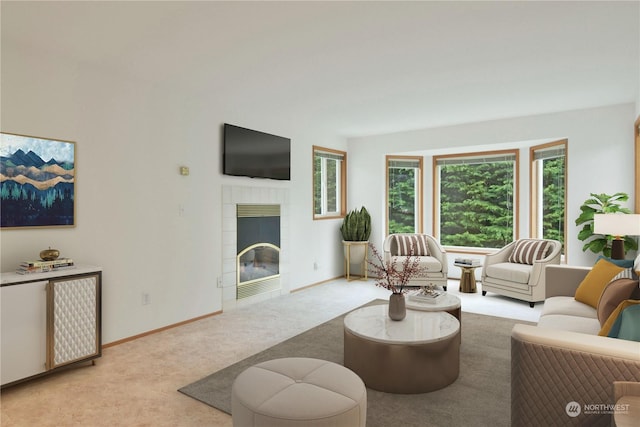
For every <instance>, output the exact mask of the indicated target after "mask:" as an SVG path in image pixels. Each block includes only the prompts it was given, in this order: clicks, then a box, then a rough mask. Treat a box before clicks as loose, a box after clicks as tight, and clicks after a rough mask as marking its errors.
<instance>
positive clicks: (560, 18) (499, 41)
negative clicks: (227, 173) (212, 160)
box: [0, 1, 640, 136]
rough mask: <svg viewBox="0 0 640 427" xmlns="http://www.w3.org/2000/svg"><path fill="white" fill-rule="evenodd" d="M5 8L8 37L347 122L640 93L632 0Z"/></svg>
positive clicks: (351, 130) (341, 128)
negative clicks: (596, 0)
mask: <svg viewBox="0 0 640 427" xmlns="http://www.w3.org/2000/svg"><path fill="white" fill-rule="evenodd" d="M0 7H1V9H0V12H1V19H2V22H1V24H2V27H1V35H2V43H3V44H4V43H6V42H11V43H14V44H15V45H16V46H21V47H22V46H24V47H25V48H27V47H28V48H30V49H35V51H47V52H51V53H53V54H55V55H60V56H61V57H64V58H68V59H72V60H78V61H80V62H83V63H88V64H95V65H97V66H99V67H102V68H104V69H105V70H114V72H118V73H126V74H128V75H131V76H132V78H136V79H144V80H145V81H148V82H150V83H152V84H158V85H166V86H164V87H167V88H168V89H169V90H174V89H175V90H178V91H184V93H194V94H197V96H200V97H202V98H203V99H205V100H206V99H210V100H211V102H220V100H224V102H225V103H227V104H228V105H229V108H233V109H241V108H243V106H246V105H251V108H252V109H258V110H260V109H262V110H263V111H264V114H265V115H273V116H274V117H275V116H278V117H280V118H281V120H282V119H286V120H292V121H293V120H295V121H303V122H311V121H312V122H313V123H314V124H315V125H316V126H321V127H322V128H326V129H328V130H331V131H332V132H335V133H336V134H339V135H343V136H363V135H371V134H380V133H389V132H397V131H402V130H409V129H418V128H427V127H436V126H444V125H451V124H459V123H466V122H476V121H484V120H492V119H500V118H507V117H516V116H525V115H534V114H542V113H548V112H556V111H564V110H571V109H580V108H590V107H597V106H603V105H611V104H618V103H627V102H635V101H636V98H637V96H638V93H639V88H638V85H639V84H640V78H639V75H640V46H639V44H640V33H639V31H640V30H639V27H640V10H639V8H640V2H637V1H631V2H613V1H605V2H580V1H569V2H520V1H514V2H478V1H471V2H453V1H450V2H442V1H441V2H426V1H424V2H420V1H417V2H398V1H388V2H367V1H357V2H342V1H333V2H329V1H325V2H266V1H259V2H217V1H194V2H187V1H137V2H127V1H124V2H97V1H81V2H57V1H48V2H26V1H19V2H10V1H2V2H1V6H0ZM161 87H163V86H161Z"/></svg>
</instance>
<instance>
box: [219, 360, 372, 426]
mask: <svg viewBox="0 0 640 427" xmlns="http://www.w3.org/2000/svg"><path fill="white" fill-rule="evenodd" d="M231 414H232V418H233V425H234V427H291V426H314V427H343V426H344V427H362V426H364V425H365V424H366V418H367V389H366V388H365V386H364V383H363V382H362V380H361V379H360V377H358V376H357V375H356V374H355V373H354V372H353V371H351V370H349V369H347V368H345V367H344V366H341V365H338V364H336V363H333V362H327V361H326V360H319V359H309V358H304V357H289V358H284V359H275V360H269V361H267V362H263V363H259V364H257V365H254V366H252V367H250V368H248V369H246V370H245V371H243V372H242V373H241V374H240V375H238V377H237V378H236V379H235V381H234V382H233V387H232V389H231Z"/></svg>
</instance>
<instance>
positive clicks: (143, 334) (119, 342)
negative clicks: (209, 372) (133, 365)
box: [102, 310, 222, 349]
mask: <svg viewBox="0 0 640 427" xmlns="http://www.w3.org/2000/svg"><path fill="white" fill-rule="evenodd" d="M218 314H222V310H219V311H214V312H213V313H209V314H205V315H203V316H198V317H194V318H193V319H188V320H184V321H182V322H178V323H174V324H172V325H168V326H163V327H162V328H158V329H153V330H151V331H147V332H143V333H141V334H138V335H133V336H131V337H128V338H123V339H121V340H117V341H112V342H110V343H107V344H103V345H102V348H103V349H105V348H109V347H114V346H116V345H120V344H124V343H126V342H130V341H134V340H137V339H138V338H142V337H146V336H148V335H153V334H157V333H158V332H162V331H166V330H167V329H173V328H177V327H178V326H182V325H186V324H188V323H193V322H197V321H198V320H202V319H206V318H209V317H213V316H217V315H218Z"/></svg>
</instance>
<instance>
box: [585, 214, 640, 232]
mask: <svg viewBox="0 0 640 427" xmlns="http://www.w3.org/2000/svg"><path fill="white" fill-rule="evenodd" d="M593 232H594V233H596V234H608V235H610V236H640V215H639V214H595V215H594V216H593Z"/></svg>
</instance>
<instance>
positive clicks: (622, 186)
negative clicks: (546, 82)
mask: <svg viewBox="0 0 640 427" xmlns="http://www.w3.org/2000/svg"><path fill="white" fill-rule="evenodd" d="M634 112H635V106H634V104H624V105H617V106H611V107H602V108H594V109H589V110H580V111H569V112H563V113H556V114H546V115H540V116H532V117H524V118H516V119H505V120H496V121H489V122H482V123H471V124H464V125H459V126H450V127H443V128H436V129H424V130H416V131H411V132H402V133H396V134H390V135H378V136H371V137H363V138H353V139H350V140H349V144H348V152H349V156H350V157H349V159H350V160H349V193H348V194H349V204H350V205H352V206H353V205H364V206H367V207H369V208H370V210H371V211H372V212H373V214H372V216H373V222H374V224H373V233H372V241H373V242H375V243H376V244H381V242H382V240H383V238H384V188H385V183H384V179H385V175H384V156H385V154H388V153H406V152H411V153H413V154H415V153H420V152H423V154H425V155H426V157H425V182H424V187H423V188H424V189H425V197H424V213H425V222H424V225H425V232H429V233H431V232H432V178H431V169H432V168H431V161H432V153H433V152H436V151H437V152H442V151H443V150H446V151H448V152H450V151H452V150H457V151H467V152H469V151H482V150H485V149H503V148H506V147H515V146H522V145H523V141H538V142H540V141H543V140H545V141H546V140H558V139H563V138H567V139H568V140H569V143H568V159H569V163H568V166H567V168H568V188H567V209H568V210H567V212H568V215H567V228H568V236H567V241H566V253H567V259H568V263H570V264H572V265H591V264H593V261H594V260H595V255H593V254H591V253H590V252H589V253H583V252H582V242H580V241H579V240H578V239H577V234H578V231H579V230H578V228H577V227H576V226H575V223H574V220H575V218H577V217H578V215H579V213H580V209H579V207H580V205H581V204H582V203H583V202H584V201H585V200H586V199H587V197H588V196H589V193H609V194H613V193H615V192H618V191H622V192H626V193H628V194H629V195H630V196H631V195H632V194H633V181H634V180H633V167H634V166H633V155H632V153H633V133H632V130H633V126H632V124H633V122H634V120H635V117H634ZM525 145H526V144H525ZM528 163H529V160H528V150H526V149H523V150H522V151H521V153H520V191H521V193H520V194H521V197H520V215H519V216H520V218H519V219H520V221H519V224H520V227H519V228H520V236H521V237H526V236H528V235H529V228H528V224H529V213H528V206H529V200H528V197H527V194H528V188H529V172H528ZM362 188H366V189H367V191H359V190H358V189H362ZM628 206H629V207H631V206H633V200H630V201H629V203H628Z"/></svg>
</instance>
